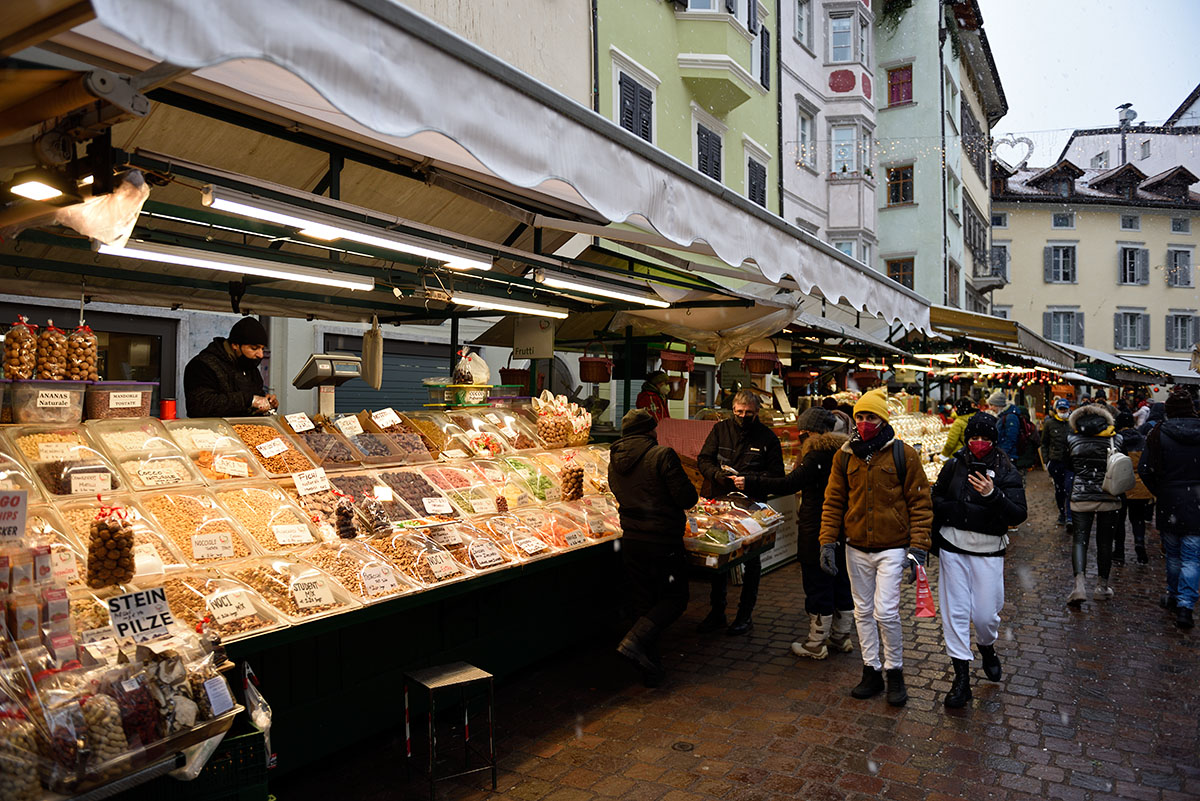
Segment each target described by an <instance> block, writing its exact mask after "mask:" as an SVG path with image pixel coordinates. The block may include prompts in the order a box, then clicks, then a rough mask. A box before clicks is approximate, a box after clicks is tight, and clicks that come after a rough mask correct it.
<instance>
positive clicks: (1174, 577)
mask: <svg viewBox="0 0 1200 801" xmlns="http://www.w3.org/2000/svg"><path fill="white" fill-rule="evenodd" d="M1166 413H1167V419H1166V420H1165V421H1163V422H1162V423H1161V424H1159V425H1158V426H1155V428H1154V430H1153V431H1151V432H1150V435H1149V436H1147V437H1146V447H1145V450H1144V451H1142V458H1141V460H1140V461H1139V463H1138V475H1140V476H1141V477H1142V481H1144V482H1145V483H1146V487H1147V488H1148V489H1149V490H1150V491H1151V492H1153V493H1154V498H1155V519H1156V521H1157V523H1158V531H1159V534H1160V535H1161V536H1162V540H1163V546H1164V547H1165V549H1166V552H1167V596H1166V598H1164V599H1163V601H1162V606H1163V608H1165V609H1168V610H1170V609H1174V610H1175V625H1176V626H1178V627H1179V628H1181V629H1190V628H1191V627H1192V626H1193V625H1194V620H1193V617H1192V614H1193V610H1194V609H1195V607H1196V599H1197V594H1198V593H1200V589H1198V585H1200V530H1197V528H1196V521H1197V520H1200V496H1198V495H1197V492H1196V490H1197V486H1200V419H1198V418H1197V417H1196V413H1195V411H1194V410H1193V408H1192V401H1191V399H1190V398H1188V397H1187V396H1186V395H1182V394H1179V395H1175V394H1173V395H1171V397H1170V398H1168V399H1167V402H1166Z"/></svg>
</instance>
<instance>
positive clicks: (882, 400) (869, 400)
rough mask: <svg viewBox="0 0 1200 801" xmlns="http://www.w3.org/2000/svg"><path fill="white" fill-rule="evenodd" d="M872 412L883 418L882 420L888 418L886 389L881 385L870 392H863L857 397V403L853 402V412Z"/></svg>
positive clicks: (885, 420)
mask: <svg viewBox="0 0 1200 801" xmlns="http://www.w3.org/2000/svg"><path fill="white" fill-rule="evenodd" d="M859 412H872V413H873V414H877V415H879V416H880V417H882V418H883V420H884V422H887V419H888V415H889V412H888V404H887V390H886V389H884V388H883V387H879V388H878V389H873V390H871V391H870V392H865V393H863V396H862V397H861V398H859V399H858V403H856V404H854V413H855V414H858V413H859Z"/></svg>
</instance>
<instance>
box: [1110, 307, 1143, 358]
mask: <svg viewBox="0 0 1200 801" xmlns="http://www.w3.org/2000/svg"><path fill="white" fill-rule="evenodd" d="M1145 313H1146V310H1145V309H1128V308H1118V309H1117V314H1119V315H1121V327H1120V339H1119V341H1118V344H1117V346H1116V349H1117V350H1141V347H1140V346H1139V345H1138V340H1139V338H1140V334H1141V327H1142V315H1144V314H1145ZM1131 322H1132V324H1133V329H1132V333H1133V339H1132V340H1131V339H1130V338H1129V334H1130V328H1129V326H1130V323H1131Z"/></svg>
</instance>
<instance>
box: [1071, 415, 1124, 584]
mask: <svg viewBox="0 0 1200 801" xmlns="http://www.w3.org/2000/svg"><path fill="white" fill-rule="evenodd" d="M1067 422H1068V423H1069V424H1070V426H1071V433H1070V435H1068V437H1067V460H1066V461H1067V468H1068V469H1069V470H1071V472H1073V473H1074V474H1075V481H1074V483H1073V484H1072V486H1071V515H1072V518H1073V519H1074V521H1075V532H1074V535H1073V539H1074V542H1073V546H1072V548H1071V567H1072V569H1073V570H1074V573H1075V587H1074V589H1073V590H1072V591H1071V594H1070V595H1069V596H1067V605H1068V606H1079V605H1080V604H1082V603H1083V602H1084V601H1086V600H1087V599H1088V597H1087V590H1086V589H1085V588H1084V574H1085V572H1086V570H1087V549H1088V540H1089V539H1091V535H1092V525H1093V524H1095V526H1096V571H1097V572H1098V573H1099V574H1100V578H1099V580H1098V582H1097V583H1096V591H1095V599H1096V600H1097V601H1107V600H1108V599H1110V598H1112V597H1113V590H1112V586H1111V585H1110V584H1109V583H1108V578H1109V571H1111V570H1112V543H1113V537H1114V531H1115V530H1116V527H1117V517H1118V515H1119V513H1120V508H1121V499H1120V498H1119V497H1116V496H1114V495H1110V494H1109V493H1107V492H1105V491H1104V476H1105V474H1106V473H1107V472H1108V455H1109V453H1110V452H1111V451H1112V450H1114V449H1115V450H1118V451H1120V450H1121V437H1120V436H1119V435H1118V434H1117V432H1116V429H1115V428H1114V427H1113V416H1112V413H1111V412H1109V411H1108V407H1107V406H1106V405H1101V404H1096V403H1093V404H1089V405H1087V406H1080V407H1079V408H1078V409H1076V410H1075V411H1073V412H1071V416H1070V417H1069V418H1067Z"/></svg>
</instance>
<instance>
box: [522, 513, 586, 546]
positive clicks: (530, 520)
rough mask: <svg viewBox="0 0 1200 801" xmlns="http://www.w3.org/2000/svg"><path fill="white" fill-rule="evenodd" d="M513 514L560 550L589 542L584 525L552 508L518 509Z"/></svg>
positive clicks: (546, 541)
mask: <svg viewBox="0 0 1200 801" xmlns="http://www.w3.org/2000/svg"><path fill="white" fill-rule="evenodd" d="M513 516H514V517H516V518H517V519H518V520H520V521H521V522H523V523H525V525H527V526H528V527H529V528H530V529H532V530H533V531H534V533H535V534H536V536H537V537H538V539H540V540H541V541H542V542H544V543H546V544H547V545H550V546H552V547H554V548H558V549H560V550H566V549H568V548H578V547H579V546H581V545H587V544H588V538H587V535H586V534H584V532H583V529H582V527H581V526H580V525H579V524H578V523H576V522H575V521H574V520H572V519H571V518H570V517H568V516H566V515H562V514H559V513H557V512H555V511H553V510H550V509H518V510H517V511H515V512H513Z"/></svg>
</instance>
